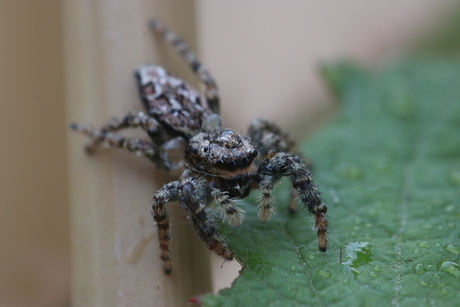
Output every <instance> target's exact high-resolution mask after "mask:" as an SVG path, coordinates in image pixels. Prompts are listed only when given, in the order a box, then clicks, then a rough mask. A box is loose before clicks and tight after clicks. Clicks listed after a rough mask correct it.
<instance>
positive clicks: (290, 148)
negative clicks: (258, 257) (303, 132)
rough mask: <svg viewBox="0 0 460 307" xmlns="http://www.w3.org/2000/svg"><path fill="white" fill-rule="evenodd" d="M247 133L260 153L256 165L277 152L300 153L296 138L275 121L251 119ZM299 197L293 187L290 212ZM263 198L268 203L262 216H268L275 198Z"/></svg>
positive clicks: (292, 210)
mask: <svg viewBox="0 0 460 307" xmlns="http://www.w3.org/2000/svg"><path fill="white" fill-rule="evenodd" d="M247 135H248V136H249V137H250V138H251V144H252V145H253V146H255V147H256V148H257V151H258V152H259V155H258V157H257V159H256V161H255V166H256V167H258V166H259V165H260V164H261V163H263V161H264V160H265V159H266V158H270V157H273V156H274V153H275V152H290V153H294V154H296V155H300V154H299V152H298V151H297V148H296V147H297V146H296V144H295V142H294V140H293V139H292V138H291V137H290V136H289V134H288V133H287V132H286V131H284V130H283V129H282V128H281V127H279V126H278V125H277V124H276V123H275V122H273V121H270V120H267V119H263V118H255V119H253V120H252V121H251V125H250V126H249V128H248V132H247ZM304 161H305V159H304ZM268 187H269V184H267V188H268ZM297 198H298V195H297V191H296V190H295V189H294V188H292V189H291V194H290V199H289V205H288V210H289V212H290V213H294V212H295V207H296V204H297ZM261 200H262V201H263V202H264V203H265V204H266V205H263V206H262V207H263V208H267V209H266V210H264V211H262V212H261V216H265V217H267V218H268V217H269V215H270V212H271V206H270V202H271V203H273V200H271V198H270V197H268V195H267V196H262V197H261ZM263 212H265V213H263Z"/></svg>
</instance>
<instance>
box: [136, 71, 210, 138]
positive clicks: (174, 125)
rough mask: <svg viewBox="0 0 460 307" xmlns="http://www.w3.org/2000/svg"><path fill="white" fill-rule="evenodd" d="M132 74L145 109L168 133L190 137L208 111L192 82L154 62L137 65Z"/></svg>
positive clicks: (198, 129)
mask: <svg viewBox="0 0 460 307" xmlns="http://www.w3.org/2000/svg"><path fill="white" fill-rule="evenodd" d="M136 76H137V78H138V83H139V91H140V95H141V98H142V101H143V104H144V107H145V109H146V110H147V112H148V113H149V114H150V115H152V116H153V117H154V118H155V119H156V120H157V121H158V122H159V123H160V124H161V125H162V126H163V127H164V128H165V130H166V131H167V132H168V133H169V134H171V135H172V136H185V137H186V138H190V137H192V136H194V135H196V134H198V133H199V132H200V131H201V126H202V123H203V120H204V119H205V118H206V117H208V116H209V115H210V114H211V113H212V112H211V110H210V109H209V108H208V106H207V103H206V99H205V98H204V97H203V96H202V95H201V94H200V93H199V92H198V91H197V90H196V89H195V88H194V87H193V86H191V85H190V84H188V83H187V82H185V81H183V80H181V79H178V78H176V77H174V76H172V75H170V74H169V73H168V72H167V71H166V70H165V69H164V68H162V67H161V66H157V65H142V66H140V67H139V68H138V69H137V70H136Z"/></svg>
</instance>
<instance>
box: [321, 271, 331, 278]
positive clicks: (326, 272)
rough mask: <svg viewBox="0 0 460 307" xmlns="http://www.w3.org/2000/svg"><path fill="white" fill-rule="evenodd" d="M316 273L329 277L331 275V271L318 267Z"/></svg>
mask: <svg viewBox="0 0 460 307" xmlns="http://www.w3.org/2000/svg"><path fill="white" fill-rule="evenodd" d="M318 275H319V276H322V277H324V278H329V277H331V272H329V271H328V270H326V269H320V270H318Z"/></svg>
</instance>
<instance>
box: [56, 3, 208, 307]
mask: <svg viewBox="0 0 460 307" xmlns="http://www.w3.org/2000/svg"><path fill="white" fill-rule="evenodd" d="M194 16H195V14H194V2H193V1H184V0H174V1H170V0H168V1H161V0H133V1H124V0H66V1H65V2H64V24H65V31H64V33H65V34H64V35H65V63H66V80H65V81H66V94H67V107H68V120H69V122H78V123H85V124H86V123H93V124H94V125H95V126H96V127H97V126H100V125H102V124H105V123H107V122H108V120H109V119H110V117H112V116H123V115H126V114H127V112H128V111H130V110H142V107H141V104H140V99H139V97H138V92H137V88H136V84H135V79H134V76H133V70H134V69H135V68H136V67H137V66H138V65H139V64H142V63H145V62H150V63H159V64H161V65H164V66H165V67H166V68H167V69H169V70H171V71H173V72H174V73H175V74H177V75H180V76H182V77H185V78H186V79H187V80H189V81H194V80H195V78H194V77H193V74H192V73H191V72H190V71H189V69H188V67H187V65H185V64H184V63H183V62H181V60H180V59H179V57H178V56H175V55H170V54H172V53H174V51H173V49H172V48H170V47H169V46H166V44H165V43H164V42H163V41H162V40H161V39H159V38H157V37H156V36H155V35H153V34H152V33H151V31H150V30H149V28H148V21H149V19H150V18H152V17H155V18H158V19H160V20H161V21H162V22H163V23H164V24H166V25H168V27H170V28H171V29H173V30H174V31H176V32H177V33H178V34H180V36H182V37H183V38H184V39H185V40H186V41H187V42H189V44H190V45H191V46H192V47H193V48H194V49H196V48H195V45H194V40H193V38H194V28H195V27H194ZM160 51H161V52H160ZM159 53H162V54H163V53H164V54H167V55H165V56H162V58H163V59H167V60H168V61H167V62H165V61H163V62H159V61H158V54H159ZM129 133H131V134H130V135H136V136H139V137H146V136H145V135H143V134H142V133H139V132H138V131H130V132H129ZM132 133H133V134H132ZM69 139H70V141H69V157H70V184H71V191H70V198H71V200H70V203H71V215H72V241H73V243H72V257H73V258H72V266H73V272H72V274H73V276H72V279H73V293H72V295H73V306H184V305H185V304H186V302H187V300H188V299H189V298H190V297H192V296H193V295H195V294H201V293H206V292H209V291H211V280H210V265H209V252H208V251H207V250H206V249H205V248H204V246H203V244H201V243H199V241H198V239H197V237H196V236H195V234H194V233H193V231H192V228H191V226H190V225H189V224H188V222H187V221H186V220H185V219H183V218H182V216H183V213H182V212H181V211H180V210H178V209H179V208H177V204H171V205H170V206H169V211H170V212H171V215H172V221H173V225H172V227H173V242H172V245H173V247H172V257H173V272H172V275H171V276H166V275H164V273H163V268H162V263H161V261H160V259H159V248H158V242H157V237H156V229H155V226H154V224H153V221H152V218H151V215H150V210H151V208H150V201H151V199H152V196H153V193H154V192H155V191H156V190H157V189H158V188H159V187H160V186H161V185H162V184H163V183H164V182H167V181H170V180H171V178H170V177H169V176H168V175H165V174H162V173H161V172H159V171H157V170H156V169H155V166H154V165H153V164H152V163H150V162H149V161H148V160H147V159H145V158H142V157H137V156H136V155H133V154H131V153H128V152H124V151H116V150H105V149H104V148H101V149H100V150H99V151H97V152H96V154H94V155H91V156H89V155H86V154H85V153H84V152H83V144H84V138H83V137H82V136H80V135H77V134H71V135H70V137H69Z"/></svg>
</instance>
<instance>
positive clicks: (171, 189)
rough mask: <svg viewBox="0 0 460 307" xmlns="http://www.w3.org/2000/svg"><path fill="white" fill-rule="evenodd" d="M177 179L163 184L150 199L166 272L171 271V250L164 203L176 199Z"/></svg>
mask: <svg viewBox="0 0 460 307" xmlns="http://www.w3.org/2000/svg"><path fill="white" fill-rule="evenodd" d="M179 184H180V182H179V181H173V182H170V183H167V184H165V185H164V186H163V187H162V188H161V189H159V190H158V191H157V192H156V193H155V196H153V200H152V216H153V220H154V221H155V224H156V225H157V230H158V241H159V243H160V250H161V256H160V257H161V259H162V260H163V264H164V270H165V273H166V274H170V273H171V269H172V268H171V252H170V251H169V241H170V240H171V234H170V232H169V217H168V213H167V212H166V204H167V203H168V202H171V201H175V200H177V199H178V195H179Z"/></svg>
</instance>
